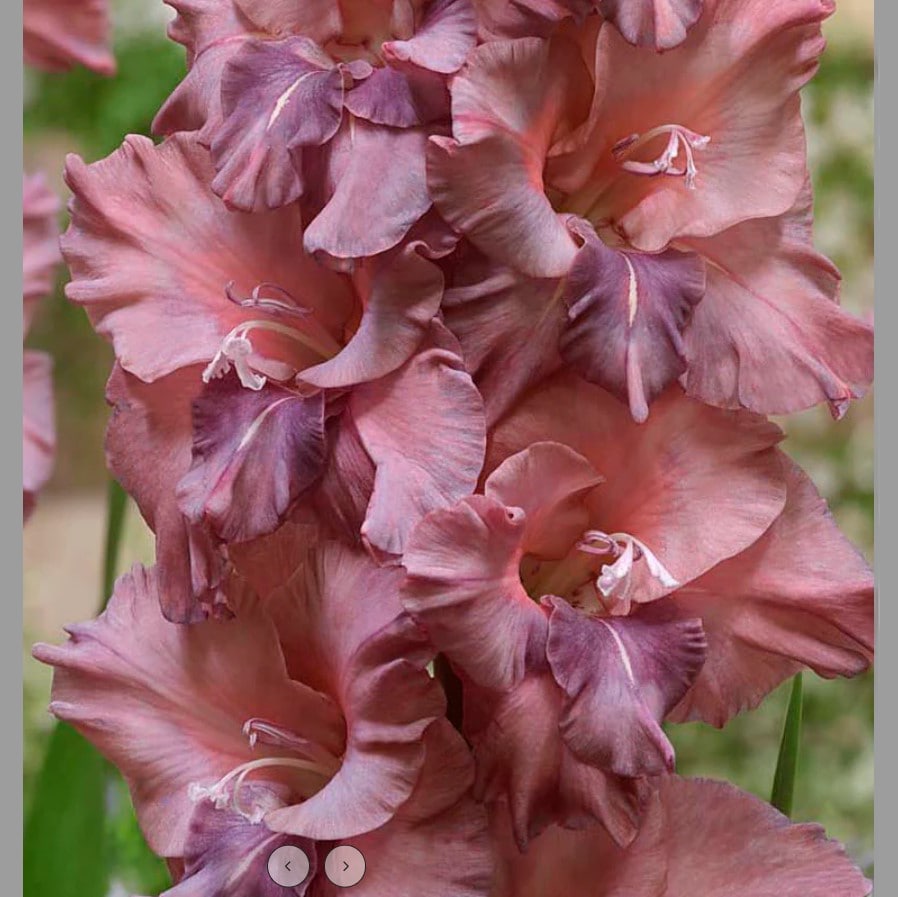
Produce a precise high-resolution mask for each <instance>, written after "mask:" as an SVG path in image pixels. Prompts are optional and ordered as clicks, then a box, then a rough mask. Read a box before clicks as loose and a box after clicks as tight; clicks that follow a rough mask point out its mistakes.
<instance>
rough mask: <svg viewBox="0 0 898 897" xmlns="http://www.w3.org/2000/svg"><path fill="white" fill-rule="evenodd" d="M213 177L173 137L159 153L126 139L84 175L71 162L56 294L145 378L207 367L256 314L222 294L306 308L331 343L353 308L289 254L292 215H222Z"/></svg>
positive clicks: (288, 211)
mask: <svg viewBox="0 0 898 897" xmlns="http://www.w3.org/2000/svg"><path fill="white" fill-rule="evenodd" d="M212 176H213V172H212V167H211V164H210V161H209V158H208V153H207V152H206V151H205V150H204V149H203V148H202V147H201V146H199V144H198V143H197V142H196V140H195V139H194V138H193V137H190V136H188V135H183V134H182V135H177V136H175V137H172V138H169V139H168V140H166V141H164V142H163V143H162V144H160V145H159V146H155V145H154V144H153V143H152V142H151V141H150V140H147V139H146V138H143V137H135V136H131V137H129V138H127V139H126V141H125V143H124V145H123V146H122V147H121V149H119V150H117V151H116V152H115V153H113V154H112V155H111V156H109V157H108V158H106V159H104V160H102V161H100V162H96V163H94V164H93V165H89V166H86V165H85V164H84V163H83V162H82V161H81V160H80V159H78V158H77V157H74V156H70V157H69V160H68V168H67V174H66V177H67V180H68V183H69V185H70V186H71V188H72V190H73V192H74V194H75V198H74V200H73V203H72V224H71V225H70V227H69V230H68V231H67V232H66V234H65V236H64V237H63V254H64V256H65V259H66V262H67V263H68V265H69V268H70V269H71V272H72V281H71V283H69V284H68V286H67V288H66V295H67V296H68V297H69V298H70V299H71V300H73V301H74V302H77V303H79V304H83V305H84V306H85V307H86V309H87V312H88V315H89V316H90V318H91V321H92V323H93V324H94V326H95V328H96V329H97V331H98V332H99V333H100V334H102V335H103V336H106V337H108V338H110V339H111V340H112V343H113V347H114V348H115V354H116V358H117V359H118V360H119V362H120V363H121V365H122V367H124V368H125V369H126V370H128V371H129V372H131V373H133V374H136V375H137V376H139V377H141V378H142V379H144V380H154V379H156V378H157V377H161V376H164V375H165V374H168V373H170V372H171V371H173V370H176V369H177V368H180V367H184V366H186V365H189V364H197V363H200V362H202V363H207V362H209V361H211V360H212V359H213V357H214V356H215V354H216V353H217V352H218V350H219V348H220V346H221V343H222V341H223V340H224V338H225V337H226V336H227V335H228V334H229V333H230V332H231V331H232V330H233V328H234V327H236V326H237V325H239V324H242V323H245V322H247V321H248V320H254V319H256V318H259V317H260V313H259V311H258V309H255V308H251V307H242V306H241V305H239V304H237V303H235V302H232V301H230V300H229V299H228V298H227V292H226V291H227V289H228V287H229V285H231V286H232V292H233V293H234V294H235V295H242V296H248V295H250V293H251V291H252V290H253V289H255V287H257V286H258V285H260V284H275V285H277V287H278V288H279V289H281V290H283V291H286V293H287V294H289V295H290V296H292V297H294V298H295V299H296V301H297V302H299V303H300V304H302V305H304V306H307V307H308V308H309V309H310V310H312V309H314V311H313V312H312V316H311V317H310V320H311V321H314V322H315V323H316V324H317V325H320V327H321V328H323V330H324V331H325V332H326V333H327V334H328V337H329V340H331V341H336V340H337V339H338V336H339V335H340V328H342V324H343V322H344V321H345V320H346V318H347V317H348V315H349V312H350V310H351V309H352V307H353V302H354V301H355V299H354V296H353V294H352V289H351V285H350V284H349V283H348V282H347V281H346V279H345V278H343V277H341V276H340V275H338V274H336V273H335V272H333V271H329V270H327V269H325V268H323V267H322V266H320V265H318V264H317V263H316V262H314V261H313V260H312V259H311V258H309V257H307V256H304V255H303V254H302V253H301V252H300V251H299V249H298V244H299V240H300V235H301V233H302V226H301V216H300V213H299V210H298V209H296V208H285V209H282V210H278V211H274V212H266V213H257V214H246V213H241V212H231V211H228V210H227V208H226V207H225V206H224V204H223V203H222V202H221V200H220V199H218V197H216V196H215V195H214V194H213V193H212V191H211V190H210V189H209V184H210V182H211V180H212ZM262 317H264V315H263V316H262ZM297 351H300V350H297ZM302 351H305V350H302ZM317 360H320V356H318V355H317V354H316V353H312V352H310V353H309V354H308V356H307V363H308V362H312V361H317Z"/></svg>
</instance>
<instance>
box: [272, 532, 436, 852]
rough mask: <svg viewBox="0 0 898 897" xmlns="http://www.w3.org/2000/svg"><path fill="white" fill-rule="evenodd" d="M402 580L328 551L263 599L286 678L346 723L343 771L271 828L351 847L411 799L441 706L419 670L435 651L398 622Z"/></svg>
mask: <svg viewBox="0 0 898 897" xmlns="http://www.w3.org/2000/svg"><path fill="white" fill-rule="evenodd" d="M400 580H401V576H400V574H399V573H398V571H396V570H391V569H384V568H379V567H377V566H376V565H374V564H373V563H372V562H371V560H370V559H369V558H367V557H365V556H364V555H362V554H360V553H354V552H350V551H349V550H348V549H345V548H343V547H341V546H339V545H337V544H335V543H331V544H330V545H326V546H323V547H322V548H320V549H318V550H317V551H315V552H314V553H313V554H312V555H311V557H310V560H309V562H308V563H307V564H306V565H305V566H304V567H303V569H302V570H301V571H300V572H299V573H298V574H297V575H296V576H295V577H294V578H293V579H292V580H291V581H290V582H289V583H288V584H287V585H286V586H285V587H284V589H282V590H280V591H279V592H276V593H274V594H273V595H271V596H270V597H269V602H268V607H269V609H270V611H271V613H272V615H273V616H274V619H275V621H276V623H277V626H278V630H279V632H280V634H281V639H282V641H283V643H284V644H285V651H286V652H287V665H288V669H289V670H290V673H291V675H292V676H293V677H294V678H298V679H301V680H302V681H304V682H307V683H309V684H310V685H312V686H313V687H315V688H317V689H318V690H319V691H322V692H324V693H326V694H329V695H331V696H332V697H333V698H334V700H335V701H336V702H337V703H338V704H339V705H340V706H341V707H343V708H344V715H345V717H346V723H347V732H346V748H345V751H344V752H343V760H342V765H341V767H340V770H339V771H338V772H337V774H336V775H335V776H334V777H333V778H332V779H331V780H330V781H329V782H328V783H327V785H326V786H325V787H324V788H323V789H322V790H321V791H318V792H317V793H316V794H314V795H312V796H311V797H309V798H308V799H307V800H305V801H303V802H302V803H298V804H295V805H293V806H289V807H284V808H282V809H278V810H274V811H272V812H271V813H269V814H268V815H267V816H266V817H265V822H266V824H267V825H268V826H269V827H270V828H272V829H274V830H277V831H284V832H290V833H292V834H296V835H302V836H304V837H309V838H315V839H316V840H334V839H338V838H349V837H352V836H354V835H358V834H360V833H362V832H366V831H371V830H373V829H375V828H377V827H379V826H380V825H383V824H384V823H385V822H387V820H389V819H390V818H392V817H393V816H394V814H395V813H396V811H397V809H398V808H399V807H400V806H401V805H402V804H403V803H404V802H405V801H406V800H407V799H408V797H409V795H410V794H411V793H412V790H413V789H414V787H415V784H416V782H417V781H418V778H419V775H420V771H421V767H422V764H423V762H424V745H423V742H422V740H421V739H422V736H423V735H424V732H425V731H426V729H427V727H428V726H429V725H430V724H431V723H432V722H433V721H434V720H435V719H437V718H438V717H441V716H443V713H444V710H445V699H444V697H443V693H442V689H441V688H440V687H439V684H438V683H437V682H436V681H435V680H433V679H431V678H430V676H429V675H428V674H427V672H426V670H425V666H426V664H427V663H428V662H429V661H430V660H431V659H432V658H433V653H434V652H433V649H432V648H431V647H430V645H429V644H428V643H427V641H426V639H425V638H424V637H423V635H422V633H421V631H420V630H419V629H418V628H417V627H416V626H415V625H414V623H412V621H411V620H410V619H409V618H408V617H407V616H405V615H401V616H397V614H400V613H401V609H400V605H399V600H398V590H399V582H400ZM361 599H363V601H362V603H361V604H360V600H361ZM309 632H314V633H317V634H318V635H317V638H315V639H314V640H310V639H309V638H308V635H307V633H309Z"/></svg>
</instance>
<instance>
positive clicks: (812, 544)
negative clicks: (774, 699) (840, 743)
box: [403, 375, 873, 844]
mask: <svg viewBox="0 0 898 897" xmlns="http://www.w3.org/2000/svg"><path fill="white" fill-rule="evenodd" d="M562 402H564V403H565V405H563V404H562ZM567 403H572V407H576V408H577V409H578V413H577V414H576V415H567V414H563V413H559V409H561V408H563V407H565V406H566V404H567ZM538 438H549V439H553V440H554V441H552V442H537V441H536V440H537V439H538ZM780 438H781V434H780V432H779V430H778V429H777V428H776V427H774V426H772V425H771V424H768V423H767V422H766V421H764V420H763V419H761V418H759V417H757V416H754V415H751V414H749V413H747V412H740V413H736V414H734V413H732V412H725V411H720V410H717V409H713V408H710V407H708V406H704V405H702V404H701V403H698V402H695V401H693V400H690V399H687V398H685V397H682V396H678V395H676V393H675V392H670V393H668V394H665V395H664V396H662V397H661V398H659V400H658V403H657V406H656V410H655V412H654V413H653V415H652V417H651V418H650V419H649V421H648V423H646V424H644V425H637V424H635V423H634V422H633V421H632V420H630V419H629V418H628V416H627V414H626V413H625V411H624V410H623V408H622V407H620V406H619V405H618V404H617V403H616V402H615V401H614V399H613V398H612V397H611V396H610V395H608V394H607V393H604V392H603V391H602V390H600V389H599V388H597V387H594V386H592V385H590V384H587V383H586V382H585V381H582V380H579V379H578V378H576V377H573V376H571V375H565V376H563V377H556V378H555V379H554V380H553V381H550V383H549V384H548V385H547V386H546V387H545V388H543V389H542V390H539V391H537V392H535V393H534V394H533V395H532V397H531V398H530V399H528V400H527V401H525V402H523V403H522V404H521V405H520V406H519V407H518V409H517V411H516V412H515V413H514V414H512V415H510V416H509V417H508V418H507V419H506V420H505V421H503V422H502V423H500V424H499V425H498V427H497V428H496V429H495V431H494V433H493V436H492V439H491V448H490V451H489V453H488V456H487V463H486V467H485V472H486V474H487V476H486V479H485V482H484V486H483V495H477V496H473V497H470V498H466V499H463V500H462V501H461V502H460V503H459V504H458V505H456V507H455V508H452V509H448V510H440V511H436V512H433V513H431V514H430V515H428V516H427V517H426V518H424V520H423V521H422V522H421V523H420V524H419V525H418V526H417V527H416V529H415V531H414V532H413V535H412V538H411V540H410V541H409V544H408V546H407V548H406V552H405V555H404V558H403V563H404V565H405V567H406V569H407V571H408V579H407V582H406V584H405V586H404V589H403V602H404V605H405V607H406V609H407V610H408V611H409V612H410V613H411V614H412V615H413V616H414V617H415V618H416V619H417V620H418V621H419V622H420V623H421V625H422V626H423V627H424V628H425V629H426V631H427V633H428V635H429V637H430V638H431V639H432V640H433V642H434V644H435V645H436V646H437V648H439V650H440V651H442V652H443V653H445V654H446V656H447V657H448V658H449V660H450V661H451V662H452V663H453V665H455V666H456V667H457V668H458V670H459V672H460V674H461V675H462V677H463V681H465V683H466V687H467V690H468V693H469V695H470V699H471V702H472V703H473V704H476V705H478V706H479V708H480V709H479V711H478V714H477V719H478V721H477V722H476V723H475V726H476V730H472V731H470V732H469V736H470V737H471V738H472V740H473V742H474V744H475V749H476V750H477V751H478V757H479V760H480V765H481V772H482V773H483V776H484V778H482V780H481V793H482V795H483V796H485V797H487V798H488V799H498V798H499V797H506V798H507V800H508V802H509V805H510V808H511V814H512V820H513V822H514V826H515V832H516V837H517V839H518V841H519V843H520V844H524V843H525V842H526V840H527V838H528V837H532V836H533V835H534V834H535V833H537V832H538V831H539V830H540V828H541V827H543V825H544V824H545V821H546V820H547V819H549V820H552V819H553V818H555V819H556V821H560V822H562V823H564V824H574V823H575V822H577V820H578V817H579V816H580V815H581V814H582V813H583V807H582V805H580V804H578V803H577V802H575V801H574V800H571V801H569V802H568V803H567V804H566V805H563V806H562V807H561V808H560V809H557V808H556V809H555V810H554V811H553V810H550V809H549V808H547V806H546V805H545V800H544V795H545V793H547V792H559V791H561V792H564V791H565V789H567V791H568V792H569V793H572V794H575V793H576V789H575V785H574V782H575V780H576V778H578V777H579V779H581V780H584V779H588V778H590V777H591V779H592V780H593V781H594V782H598V781H599V780H600V779H601V780H602V781H604V782H607V781H609V780H608V779H607V776H616V777H624V778H625V779H638V778H640V777H644V776H654V775H658V774H661V773H663V772H665V771H670V770H672V768H673V760H674V757H673V749H672V747H671V745H670V743H669V742H668V740H667V738H666V737H665V735H664V733H663V731H662V730H661V727H660V724H661V722H662V721H663V720H664V719H665V718H666V717H669V716H670V717H673V718H679V719H682V718H701V719H704V720H706V721H708V722H712V723H715V724H717V725H722V724H723V722H725V721H726V720H727V719H728V718H729V717H730V716H732V715H733V714H734V713H736V712H738V711H739V710H742V709H744V708H746V707H752V706H755V705H756V704H757V703H758V702H759V701H760V699H761V698H762V697H763V696H764V695H765V694H767V693H768V692H769V691H770V690H771V689H772V688H773V687H775V686H776V685H778V684H779V683H780V682H781V681H783V680H784V679H785V678H787V677H788V676H790V675H792V674H793V673H795V672H796V671H797V670H799V669H800V668H801V667H802V666H810V667H811V668H813V669H814V670H815V671H817V672H818V673H820V674H821V675H824V676H835V675H854V674H856V673H859V672H861V671H862V670H864V669H866V667H867V665H868V663H869V660H870V657H871V656H872V631H871V623H872V599H873V592H872V581H871V577H870V573H869V570H868V568H867V566H866V564H865V563H864V562H863V560H862V559H861V557H860V556H859V555H858V554H857V552H856V551H855V550H854V549H853V548H852V547H851V546H850V545H849V544H848V543H847V542H846V541H845V540H844V539H843V537H842V536H841V535H840V534H839V532H838V530H837V529H836V527H835V526H834V524H833V523H832V520H831V518H830V517H829V516H828V514H827V513H826V511H825V506H823V503H822V502H821V500H820V498H819V496H817V495H816V493H815V492H814V490H813V487H812V486H811V485H810V484H809V482H808V481H807V479H806V478H805V477H804V475H803V474H802V473H801V472H800V471H799V470H798V469H797V468H796V467H795V466H794V465H793V464H792V463H791V462H790V461H789V460H788V459H787V458H786V457H785V456H784V455H782V453H780V452H779V451H778V450H777V449H776V448H775V445H776V443H777V442H778V441H779V439H780ZM711 508H713V509H714V511H713V513H709V509H711ZM821 558H825V559H826V561H825V563H824V562H822V561H821ZM536 718H538V719H540V720H541V725H543V726H544V728H545V730H546V731H545V732H544V738H545V740H546V743H547V744H551V743H552V741H554V742H556V744H557V746H556V747H555V748H554V749H552V750H551V751H550V750H549V749H548V747H547V748H546V749H545V750H544V752H543V753H542V754H540V755H535V754H532V753H530V754H529V755H527V754H523V753H520V752H519V748H518V747H517V745H518V744H519V743H521V738H522V729H523V727H525V726H529V725H532V720H534V719H536ZM568 755H570V756H569V757H568ZM566 758H567V760H566ZM565 762H567V764H568V765H567V771H566V770H565V765H564V764H565ZM578 764H579V766H578ZM525 768H526V769H527V770H528V771H526V772H525V771H524V770H525ZM503 769H504V770H509V769H511V770H512V772H511V777H509V776H508V775H506V776H505V777H504V778H501V777H500V771H501V770H503ZM559 776H560V777H561V779H562V781H563V783H564V784H562V785H561V786H558V785H553V786H552V787H551V788H548V787H547V786H546V782H548V781H552V782H555V781H556V780H557V778H558V777H559ZM603 776H604V778H603ZM610 781H612V782H613V781H614V780H613V779H611V780H610ZM618 785H619V787H621V788H623V787H625V783H621V782H618ZM591 787H592V791H593V793H594V794H599V793H600V790H599V786H598V785H597V784H593V785H592V786H591ZM626 787H635V783H631V785H630V786H626ZM635 796H636V797H638V795H635ZM623 806H624V807H626V806H627V805H626V803H624V804H623ZM630 806H631V807H633V806H634V805H633V804H631V805H630ZM592 815H593V816H594V817H595V818H597V819H599V820H600V821H601V822H603V823H604V824H605V825H606V827H608V828H609V830H610V831H611V832H612V834H613V835H614V837H615V838H616V839H617V840H619V841H620V842H621V843H626V840H627V837H628V835H627V825H628V819H627V816H626V813H625V812H623V810H621V807H620V806H617V807H615V808H610V807H609V806H608V805H607V804H606V805H605V806H600V807H598V808H597V809H594V810H593V811H592Z"/></svg>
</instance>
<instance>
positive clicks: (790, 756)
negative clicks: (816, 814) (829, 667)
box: [770, 673, 802, 816]
mask: <svg viewBox="0 0 898 897" xmlns="http://www.w3.org/2000/svg"><path fill="white" fill-rule="evenodd" d="M801 704H802V688H801V673H799V674H798V675H797V676H796V677H795V678H794V679H793V680H792V693H791V695H790V696H789V709H788V710H787V711H786V722H785V723H784V725H783V737H782V740H781V741H780V753H779V757H778V758H777V761H776V773H775V775H774V777H773V792H772V794H771V796H770V803H772V804H773V806H775V807H776V808H777V810H779V811H780V812H781V813H785V814H786V816H791V815H792V798H793V796H794V794H795V775H796V772H797V770H798V753H799V749H800V746H801Z"/></svg>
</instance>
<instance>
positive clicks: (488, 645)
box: [402, 495, 546, 688]
mask: <svg viewBox="0 0 898 897" xmlns="http://www.w3.org/2000/svg"><path fill="white" fill-rule="evenodd" d="M525 526H526V524H525V521H524V519H523V515H522V514H521V513H520V511H519V510H518V509H509V508H506V507H505V506H504V505H502V504H501V503H500V502H498V501H495V500H494V499H489V498H485V497H483V496H479V495H475V496H472V497H470V498H467V499H465V500H464V501H461V502H459V503H458V504H457V505H456V506H455V507H453V508H449V509H448V510H441V511H434V512H433V513H431V514H429V515H428V516H427V517H425V518H424V519H423V520H422V521H421V523H420V524H418V526H417V527H416V528H415V529H414V530H413V531H412V533H411V536H410V538H409V540H408V543H407V545H406V548H405V553H404V555H403V558H402V562H403V564H404V566H405V569H406V570H407V571H408V577H407V579H406V581H405V583H404V584H403V587H402V603H403V606H404V607H405V609H406V610H407V611H408V612H409V613H411V614H412V616H414V618H415V619H416V620H418V621H419V622H420V623H421V625H422V626H423V627H424V628H425V630H426V631H427V634H428V637H429V638H430V639H431V641H432V642H433V643H434V645H435V646H436V648H437V649H438V650H439V651H441V652H442V653H444V654H445V655H446V656H447V657H448V658H449V659H450V660H451V661H452V662H453V663H454V664H455V665H457V666H458V667H459V668H460V669H462V670H463V671H464V673H465V675H467V676H468V677H470V678H471V679H473V680H474V681H475V682H478V683H480V684H482V685H485V686H489V687H493V688H510V687H511V686H512V685H514V684H516V683H517V682H520V681H521V679H522V677H523V676H524V671H525V666H526V661H527V657H528V655H529V654H534V653H535V654H540V653H541V652H542V650H543V645H544V643H545V633H546V623H545V617H544V616H543V613H542V611H540V609H539V608H538V607H537V605H536V604H535V603H534V602H533V601H532V600H531V599H530V597H529V596H528V595H527V593H526V592H525V591H524V588H523V586H522V585H521V579H520V573H519V564H520V558H521V554H522V550H523V549H522V541H523V538H524V530H525Z"/></svg>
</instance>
